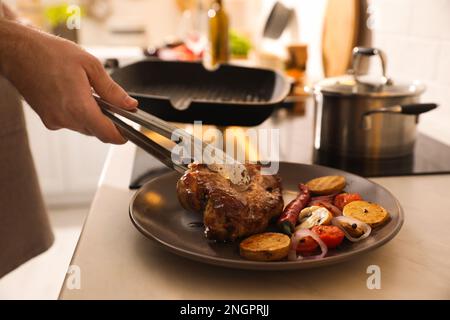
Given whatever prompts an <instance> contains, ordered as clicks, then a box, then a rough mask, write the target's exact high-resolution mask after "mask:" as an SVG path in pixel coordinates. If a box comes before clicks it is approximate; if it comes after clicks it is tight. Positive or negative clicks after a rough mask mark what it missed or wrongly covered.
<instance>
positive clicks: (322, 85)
mask: <svg viewBox="0 0 450 320" xmlns="http://www.w3.org/2000/svg"><path fill="white" fill-rule="evenodd" d="M362 56H377V57H378V58H379V59H380V65H381V71H382V75H381V76H378V77H374V76H373V75H361V74H360V72H359V67H360V59H361V57H362ZM385 61H386V59H385V54H384V53H383V52H382V51H381V50H380V49H376V48H365V47H355V48H354V49H353V56H352V69H351V70H350V71H349V74H347V75H343V76H340V77H334V78H327V79H324V80H322V81H319V82H318V83H317V84H316V85H315V87H314V89H315V91H316V92H320V93H323V94H334V95H361V96H376V97H397V96H415V95H419V94H421V93H422V92H423V91H424V90H425V86H424V85H423V84H422V83H420V82H419V81H414V82H410V83H400V82H399V83H397V82H394V81H393V80H392V79H389V78H388V77H387V76H386V64H385Z"/></svg>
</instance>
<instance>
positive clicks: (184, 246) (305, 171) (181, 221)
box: [130, 163, 403, 270]
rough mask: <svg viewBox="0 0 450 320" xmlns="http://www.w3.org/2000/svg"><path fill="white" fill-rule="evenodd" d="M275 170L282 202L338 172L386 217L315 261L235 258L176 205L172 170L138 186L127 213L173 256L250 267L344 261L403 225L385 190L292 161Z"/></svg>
mask: <svg viewBox="0 0 450 320" xmlns="http://www.w3.org/2000/svg"><path fill="white" fill-rule="evenodd" d="M279 174H280V175H281V178H282V181H283V189H284V191H283V196H284V200H285V203H288V202H289V201H290V200H291V199H293V197H295V195H296V194H297V190H298V189H297V185H298V183H299V182H305V181H308V180H310V179H312V178H315V177H320V176H325V175H342V176H345V177H346V179H347V187H346V191H348V192H359V193H360V194H361V195H362V197H363V198H364V199H366V200H368V201H373V202H376V203H379V204H381V205H382V206H383V207H384V208H386V209H387V210H388V211H389V213H390V217H391V219H390V221H389V222H388V223H387V224H385V225H384V226H382V227H380V228H378V229H375V230H373V232H372V235H371V236H370V237H368V238H367V239H365V240H362V241H360V242H357V243H350V242H348V241H346V240H345V241H344V243H343V244H342V245H341V246H340V248H339V249H334V250H330V251H329V252H328V255H327V256H326V257H325V258H323V259H320V260H306V259H305V260H302V261H278V262H254V261H248V260H244V259H243V258H241V257H240V256H239V248H238V244H237V243H234V244H233V243H228V244H223V243H215V242H213V241H208V240H207V239H206V238H205V237H204V234H203V227H202V225H201V221H202V217H201V215H200V214H195V213H190V212H187V211H186V210H184V209H183V208H182V207H181V206H180V205H179V204H178V199H177V195H176V187H175V186H176V182H177V180H178V178H179V177H180V176H179V174H178V173H175V172H173V173H172V172H170V173H167V174H165V175H162V176H160V177H158V178H156V179H154V180H151V181H149V182H148V183H146V184H145V185H144V186H142V188H141V189H139V190H138V191H137V192H136V194H135V196H134V197H133V199H132V201H131V204H130V217H131V220H132V221H133V224H134V225H135V226H136V228H137V229H138V230H139V231H140V232H142V233H143V234H144V235H145V236H147V237H149V238H151V239H154V240H156V241H157V242H158V243H159V244H161V245H162V246H163V247H164V248H166V249H168V250H170V251H172V252H174V253H176V254H178V255H181V256H183V257H186V258H190V259H193V260H197V261H200V262H204V263H209V264H213V265H219V266H224V267H230V268H238V269H255V270H286V269H303V268H313V267H319V266H325V265H330V264H334V263H338V262H341V261H344V260H348V259H350V258H354V257H357V256H358V255H360V254H362V253H365V252H368V251H370V250H373V249H375V248H378V247H380V246H382V245H383V244H385V243H386V242H388V241H389V240H391V239H392V238H394V236H395V235H396V234H397V233H398V231H399V230H400V228H401V226H402V224H403V212H402V208H401V207H400V204H399V203H398V201H397V200H396V199H395V198H394V196H393V195H392V194H391V193H390V192H389V191H387V190H386V189H384V188H383V187H381V186H379V185H378V184H376V183H374V182H371V181H369V180H367V179H364V178H362V177H359V176H356V175H354V174H351V173H348V172H345V171H340V170H337V169H332V168H327V167H322V166H316V165H306V164H295V163H280V171H279Z"/></svg>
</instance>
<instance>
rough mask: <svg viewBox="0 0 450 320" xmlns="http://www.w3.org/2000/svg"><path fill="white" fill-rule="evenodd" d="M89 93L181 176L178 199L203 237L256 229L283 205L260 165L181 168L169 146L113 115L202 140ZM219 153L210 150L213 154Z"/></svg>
mask: <svg viewBox="0 0 450 320" xmlns="http://www.w3.org/2000/svg"><path fill="white" fill-rule="evenodd" d="M93 97H94V98H95V100H96V101H97V103H98V105H99V106H100V107H101V109H102V111H103V113H104V114H105V115H106V116H107V117H109V118H110V119H111V120H112V121H114V123H115V124H116V125H117V126H119V127H120V129H121V132H122V134H124V136H126V137H127V138H128V139H129V140H130V141H132V142H133V143H135V144H136V145H138V146H139V147H141V148H143V149H144V150H145V151H147V152H148V153H150V154H151V155H153V156H154V157H156V158H157V159H158V160H160V161H161V162H162V163H164V164H165V165H167V166H168V167H169V168H172V169H174V170H176V171H178V172H180V173H182V174H183V176H182V177H181V178H180V180H179V181H178V183H177V194H178V199H179V201H180V203H181V205H182V206H183V207H184V208H185V209H187V210H190V211H195V212H199V213H202V214H203V222H204V225H205V233H206V236H207V237H208V238H209V239H214V240H219V241H234V240H236V239H238V238H240V237H244V236H248V235H252V234H255V233H259V232H262V231H264V230H265V229H266V228H267V226H268V224H269V221H270V220H271V219H272V218H274V217H277V216H279V215H280V214H281V212H282V210H283V204H284V203H283V197H282V190H281V181H280V178H279V177H278V176H277V175H263V174H262V173H261V167H260V166H259V165H254V164H245V165H244V164H240V163H237V164H236V165H234V164H229V163H228V162H227V161H226V162H225V163H227V164H226V165H215V164H210V165H206V164H198V163H192V164H190V165H189V166H188V167H186V166H185V165H184V164H183V163H177V162H174V161H173V157H172V156H173V153H172V152H171V150H168V149H166V148H165V147H163V146H161V145H159V144H158V143H156V142H155V141H153V140H151V139H149V138H148V137H146V136H145V135H144V134H143V133H141V132H140V131H138V130H136V129H134V128H133V127H132V126H130V125H129V124H127V123H125V122H124V121H122V120H121V119H120V118H118V117H117V116H116V115H120V116H123V117H125V118H127V119H129V120H131V121H133V122H136V123H138V124H140V125H142V126H144V127H146V128H147V129H150V130H153V131H155V132H157V133H159V134H161V135H163V136H164V137H166V138H168V139H172V138H173V133H174V132H175V131H177V132H179V133H180V136H179V138H178V140H179V141H178V142H180V141H182V140H186V139H188V140H189V141H191V142H192V145H197V146H199V147H201V148H204V147H205V145H204V143H203V142H202V141H201V140H200V139H198V138H195V137H193V136H192V135H190V134H189V133H187V132H185V131H183V130H180V129H179V128H177V127H175V126H173V125H171V124H169V123H167V122H165V121H163V120H161V119H159V118H157V117H155V116H153V115H150V114H148V113H145V112H144V111H142V110H140V109H136V110H135V111H128V110H124V109H121V108H119V107H117V106H114V105H112V104H110V103H108V102H106V101H104V100H102V99H101V98H100V97H99V96H97V95H95V94H94V95H93ZM174 142H175V141H174ZM178 142H175V143H178ZM220 152H221V151H220V150H217V149H216V150H215V154H216V155H217V154H218V153H220ZM194 160H195V159H194ZM209 163H211V162H209Z"/></svg>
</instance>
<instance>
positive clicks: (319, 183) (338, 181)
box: [306, 176, 345, 195]
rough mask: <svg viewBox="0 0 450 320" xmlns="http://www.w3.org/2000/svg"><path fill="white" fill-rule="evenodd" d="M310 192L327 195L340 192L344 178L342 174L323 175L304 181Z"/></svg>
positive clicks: (343, 185) (343, 184)
mask: <svg viewBox="0 0 450 320" xmlns="http://www.w3.org/2000/svg"><path fill="white" fill-rule="evenodd" d="M306 186H307V187H308V188H309V190H310V192H311V193H313V194H318V195H328V194H332V193H336V192H341V191H342V190H343V189H344V188H345V178H344V177H342V176H325V177H320V178H315V179H312V180H310V181H308V182H307V183H306Z"/></svg>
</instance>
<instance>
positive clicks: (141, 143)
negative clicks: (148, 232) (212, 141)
mask: <svg viewBox="0 0 450 320" xmlns="http://www.w3.org/2000/svg"><path fill="white" fill-rule="evenodd" d="M93 97H94V99H95V100H96V101H97V104H98V105H99V106H100V108H101V109H102V111H103V113H104V114H105V115H106V116H107V117H108V118H109V119H111V120H112V121H113V122H114V123H115V124H116V125H117V126H118V127H119V128H120V130H121V132H122V134H123V135H124V136H125V137H126V138H127V139H128V140H130V141H131V142H133V143H134V144H136V145H137V146H138V147H140V148H142V149H143V150H145V151H146V152H148V153H149V154H151V155H152V156H154V157H155V158H156V159H158V160H159V161H161V162H162V163H163V164H165V165H166V166H167V167H169V168H171V169H173V170H175V171H178V172H179V173H184V172H185V171H186V170H187V169H188V167H187V164H188V163H190V162H193V161H196V162H203V163H205V164H207V165H208V168H209V169H210V170H212V171H215V172H218V173H219V174H220V175H222V176H224V177H225V178H227V179H229V180H230V181H231V182H232V183H233V184H236V185H247V184H248V183H249V182H250V176H249V175H248V172H247V169H246V168H245V166H244V165H243V164H241V163H239V162H238V161H236V160H235V159H233V158H231V157H230V156H229V155H227V154H226V153H225V152H223V150H220V149H217V148H215V147H214V146H212V145H208V144H206V143H204V142H203V141H202V140H201V139H199V138H197V137H195V136H193V135H191V134H190V133H188V132H187V131H185V130H183V129H181V128H178V127H176V126H174V125H171V124H170V123H168V122H166V121H164V120H161V119H160V118H158V117H155V116H153V115H151V114H148V113H146V112H144V111H142V110H140V109H135V110H133V111H128V110H124V109H122V108H119V107H117V106H115V105H113V104H110V103H109V102H107V101H105V100H103V99H102V98H100V97H99V96H98V95H97V94H95V93H94V94H93ZM116 115H120V116H122V117H124V118H127V119H129V120H131V121H133V122H135V123H137V124H139V125H141V126H143V127H144V128H146V129H149V130H151V131H154V132H156V133H158V134H160V135H162V136H163V137H165V138H167V139H169V140H171V141H173V142H175V143H176V144H180V143H181V142H183V141H186V142H187V141H190V144H189V145H190V146H192V147H193V148H194V150H195V148H198V149H197V150H201V151H202V156H203V159H195V152H191V154H193V156H192V157H191V158H190V159H181V158H180V156H179V155H177V154H175V153H173V152H172V150H169V149H167V148H165V147H164V146H162V145H160V144H158V143H156V142H155V141H153V140H152V139H150V138H149V137H147V136H146V135H145V134H143V133H142V132H140V131H138V130H136V129H134V128H133V127H132V126H131V125H129V124H127V123H126V122H125V121H123V120H121V119H120V118H118V117H117V116H116ZM174 137H176V141H174V140H173V138H174ZM206 148H210V149H209V150H210V151H213V152H211V153H210V152H207V153H204V152H203V150H205V149H206ZM212 153H213V154H214V156H215V158H211V157H210V154H212ZM215 159H223V162H221V163H216V162H215ZM201 160H203V161H201Z"/></svg>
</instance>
